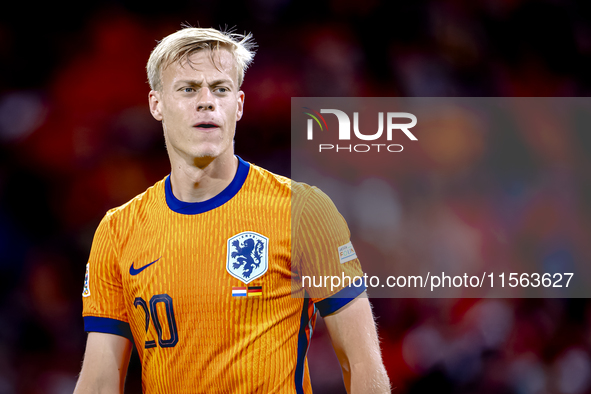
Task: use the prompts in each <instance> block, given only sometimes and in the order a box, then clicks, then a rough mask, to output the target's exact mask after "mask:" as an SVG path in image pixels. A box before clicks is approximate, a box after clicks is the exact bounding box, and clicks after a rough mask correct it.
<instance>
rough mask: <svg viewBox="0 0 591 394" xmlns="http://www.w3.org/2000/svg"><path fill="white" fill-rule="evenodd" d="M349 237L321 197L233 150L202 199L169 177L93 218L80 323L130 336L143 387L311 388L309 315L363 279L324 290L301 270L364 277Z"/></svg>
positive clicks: (338, 301) (345, 297) (356, 289)
mask: <svg viewBox="0 0 591 394" xmlns="http://www.w3.org/2000/svg"><path fill="white" fill-rule="evenodd" d="M347 245H350V241H349V230H348V228H347V224H346V223H345V220H344V219H343V218H342V216H341V215H340V214H339V213H338V211H337V210H336V208H335V206H334V204H333V203H332V201H331V200H330V199H329V198H328V197H327V196H326V195H325V194H324V193H322V192H321V191H320V190H318V189H317V188H314V187H311V186H308V185H306V184H302V183H297V182H293V181H291V180H289V179H287V178H284V177H281V176H278V175H275V174H272V173H270V172H268V171H266V170H264V169H262V168H260V167H257V166H255V165H251V164H249V163H247V162H245V161H243V160H242V159H240V158H239V165H238V170H237V172H236V175H235V177H234V179H233V180H232V182H231V184H230V185H229V186H228V187H227V188H226V189H224V190H223V191H222V192H221V193H220V194H219V195H217V196H215V197H214V198H212V199H210V200H207V201H204V202H199V203H187V202H183V201H180V200H178V199H176V198H175V197H174V195H173V193H172V189H171V184H170V178H169V177H168V176H167V177H166V178H165V179H163V180H162V181H159V182H158V183H156V184H155V185H154V186H152V187H151V188H149V189H148V190H147V191H146V192H144V193H142V194H140V195H138V196H137V197H135V198H134V199H133V200H131V201H129V202H128V203H126V204H125V205H122V206H121V207H118V208H115V209H112V210H110V211H109V212H108V213H107V214H106V216H105V217H104V218H103V220H102V221H101V223H100V225H99V227H98V229H97V231H96V234H95V237H94V241H93V245H92V250H91V253H90V258H89V262H88V264H87V270H86V277H85V283H84V291H83V302H84V310H83V316H84V324H85V330H86V331H89V332H90V331H93V332H104V333H111V334H117V335H123V336H125V337H127V338H129V339H130V340H133V341H134V343H135V346H136V348H137V350H138V353H139V357H140V360H141V363H142V386H143V391H144V393H148V394H151V393H254V392H261V393H311V392H312V390H311V384H310V379H309V375H308V367H307V361H306V352H307V350H308V346H309V342H310V339H311V336H312V331H313V329H314V322H315V320H316V312H317V311H319V312H320V314H321V315H322V316H325V315H327V314H330V313H333V312H335V311H337V310H338V309H339V308H341V307H342V306H344V305H345V304H347V303H348V302H350V301H351V300H352V299H353V298H355V297H357V296H358V295H359V294H361V293H362V292H363V291H364V290H365V287H364V285H363V283H357V284H358V286H356V285H350V286H349V285H348V284H347V283H344V284H343V285H342V286H339V287H337V288H334V289H330V293H327V290H326V288H316V287H314V286H313V285H312V284H311V283H312V282H311V281H305V280H304V281H303V282H302V276H304V275H309V276H314V275H316V276H324V275H338V276H341V275H343V274H345V275H347V276H350V277H351V278H352V277H354V276H361V275H363V273H362V271H361V267H360V264H359V261H358V259H357V258H356V255H355V254H354V251H353V249H352V247H349V246H347ZM343 250H344V251H345V252H343ZM339 253H340V256H339ZM343 253H347V255H348V256H349V257H347V258H345V259H343ZM302 283H303V286H302Z"/></svg>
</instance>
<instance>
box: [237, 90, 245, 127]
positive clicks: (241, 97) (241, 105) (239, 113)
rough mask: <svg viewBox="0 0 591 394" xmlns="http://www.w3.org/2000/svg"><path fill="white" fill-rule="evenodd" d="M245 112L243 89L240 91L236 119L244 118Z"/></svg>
mask: <svg viewBox="0 0 591 394" xmlns="http://www.w3.org/2000/svg"><path fill="white" fill-rule="evenodd" d="M243 113H244V92H243V91H242V90H241V91H239V92H238V109H237V110H236V121H239V120H240V119H241V118H242V114H243Z"/></svg>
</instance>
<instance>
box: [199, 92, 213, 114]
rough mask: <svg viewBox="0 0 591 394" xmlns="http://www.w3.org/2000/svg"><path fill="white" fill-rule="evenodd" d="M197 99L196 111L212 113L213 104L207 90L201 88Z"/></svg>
mask: <svg viewBox="0 0 591 394" xmlns="http://www.w3.org/2000/svg"><path fill="white" fill-rule="evenodd" d="M199 93H200V94H199V95H198V98H197V111H213V110H215V103H214V100H213V96H212V94H211V91H210V90H209V88H206V87H204V88H201V89H200V92H199Z"/></svg>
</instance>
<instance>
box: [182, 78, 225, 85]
mask: <svg viewBox="0 0 591 394" xmlns="http://www.w3.org/2000/svg"><path fill="white" fill-rule="evenodd" d="M231 83H232V80H231V79H228V78H222V79H216V80H214V81H211V83H209V85H210V86H217V85H221V84H231ZM203 84H204V81H203V80H200V81H197V80H195V79H183V80H180V81H177V82H176V83H175V86H178V85H190V86H201V85H203Z"/></svg>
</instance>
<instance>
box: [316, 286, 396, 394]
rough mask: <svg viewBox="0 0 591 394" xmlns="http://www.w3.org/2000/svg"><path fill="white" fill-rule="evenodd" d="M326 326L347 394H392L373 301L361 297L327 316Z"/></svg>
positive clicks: (325, 318) (325, 319)
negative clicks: (379, 339) (372, 304)
mask: <svg viewBox="0 0 591 394" xmlns="http://www.w3.org/2000/svg"><path fill="white" fill-rule="evenodd" d="M324 322H325V323H326V327H327V328H328V333H329V334H330V339H331V340H332V346H333V347H334V350H335V352H336V354H337V358H338V359H339V362H340V363H341V368H342V370H343V377H344V379H345V387H346V389H347V392H348V393H349V394H358V393H372V394H374V393H376V394H377V393H380V394H382V393H390V381H389V379H388V374H387V373H386V368H384V364H383V363H382V355H381V352H380V344H379V341H378V335H377V331H376V326H375V322H374V318H373V314H372V312H371V305H370V303H369V300H368V299H367V298H366V297H363V296H360V297H357V298H356V299H354V300H353V301H351V302H350V303H349V304H347V305H346V306H344V307H343V308H341V309H339V310H338V311H336V312H335V313H333V314H330V315H327V316H325V317H324Z"/></svg>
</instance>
